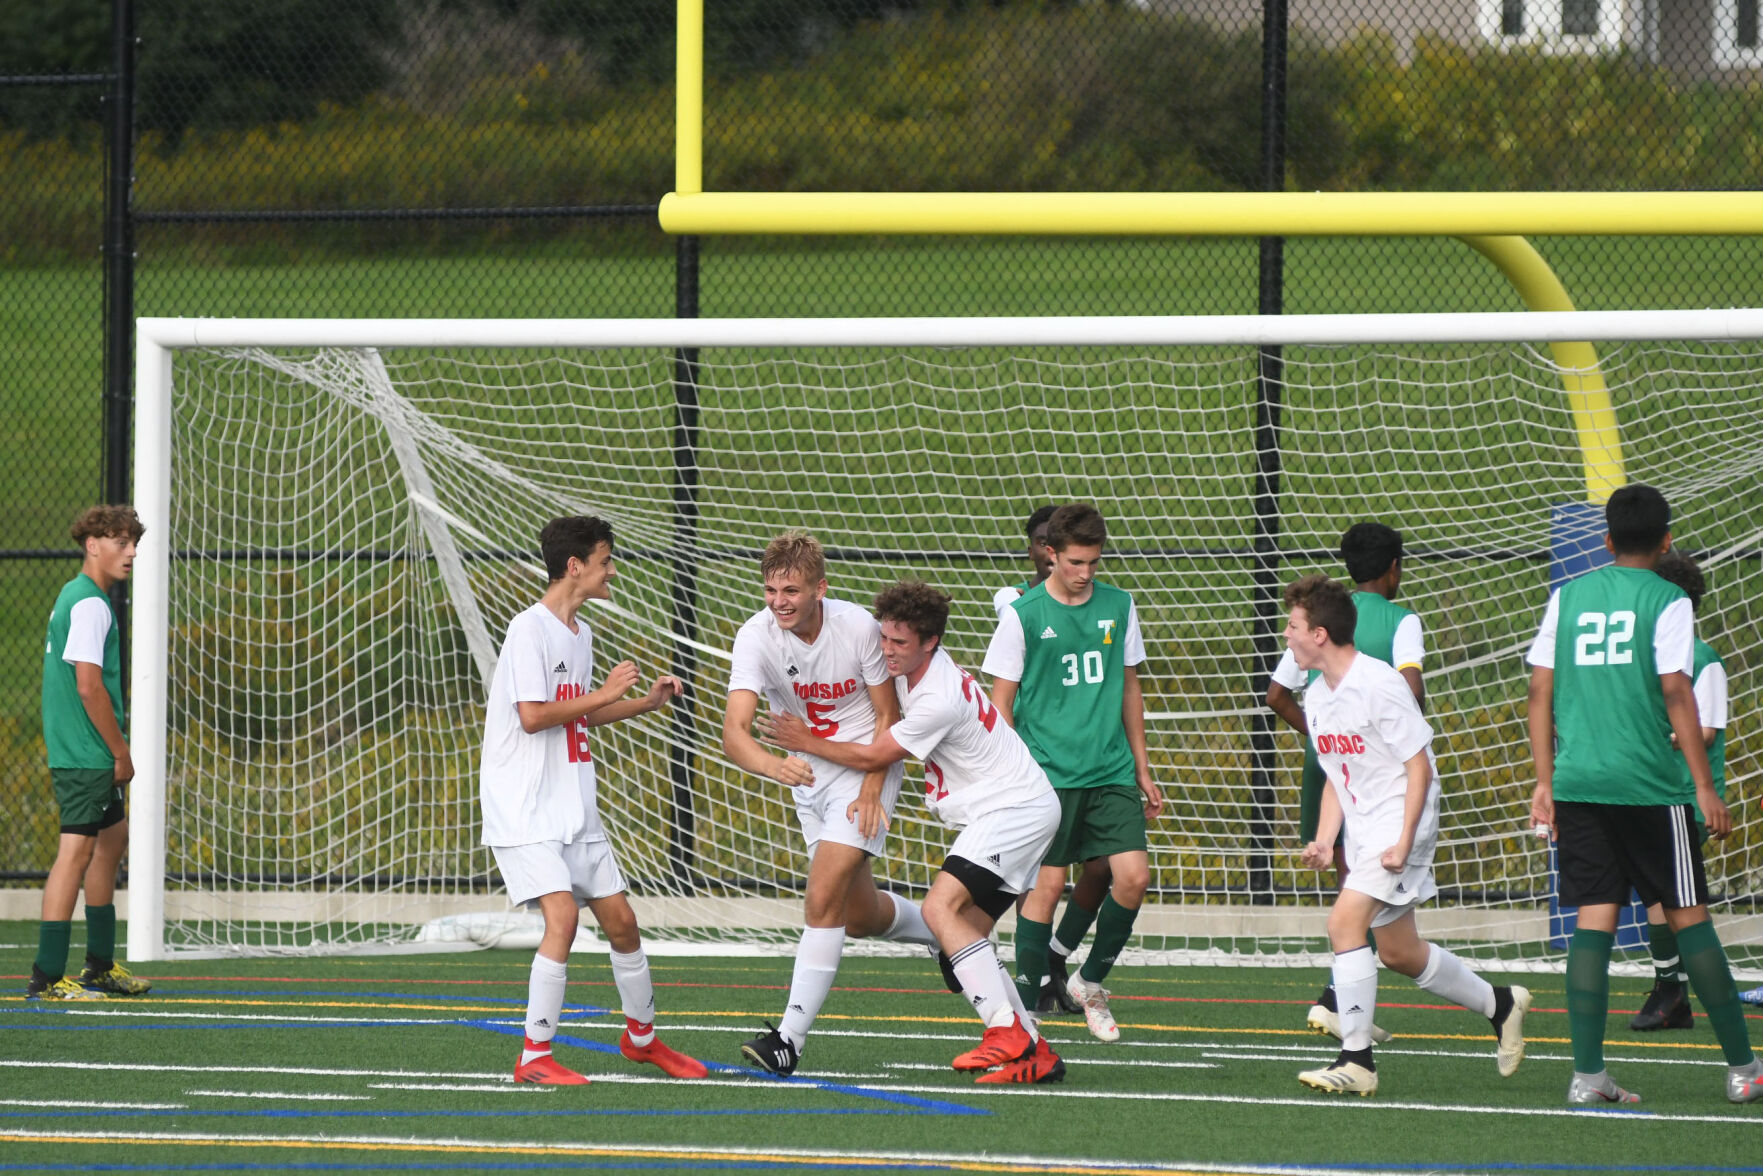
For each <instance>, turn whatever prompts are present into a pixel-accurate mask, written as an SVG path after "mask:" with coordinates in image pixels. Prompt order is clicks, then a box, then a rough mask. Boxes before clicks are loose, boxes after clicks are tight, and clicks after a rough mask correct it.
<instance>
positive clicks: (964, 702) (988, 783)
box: [761, 580, 1065, 1083]
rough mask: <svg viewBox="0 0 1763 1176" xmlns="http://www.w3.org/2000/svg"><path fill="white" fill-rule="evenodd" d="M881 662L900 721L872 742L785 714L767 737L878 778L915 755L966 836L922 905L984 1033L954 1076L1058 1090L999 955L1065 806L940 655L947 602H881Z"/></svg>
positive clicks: (938, 597)
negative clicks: (999, 926)
mask: <svg viewBox="0 0 1763 1176" xmlns="http://www.w3.org/2000/svg"><path fill="white" fill-rule="evenodd" d="M875 616H876V619H877V620H878V621H880V622H881V646H882V654H883V656H884V657H886V659H887V665H888V672H889V673H890V674H892V675H893V676H894V686H895V689H896V690H897V691H898V692H899V697H900V706H901V710H902V714H901V717H900V720H899V721H898V722H897V723H895V724H894V725H893V726H892V727H890V728H888V729H887V730H885V731H880V732H878V733H877V734H876V737H875V739H874V740H873V741H872V742H869V743H831V742H828V741H827V740H825V739H824V738H822V737H820V736H817V735H815V734H814V732H813V731H812V730H811V729H810V728H809V727H808V726H807V724H805V723H803V722H802V720H801V719H800V718H798V717H797V716H796V715H794V714H790V713H787V712H773V713H772V714H770V715H767V716H764V717H763V720H762V722H761V729H762V730H764V731H765V732H766V734H767V735H768V736H769V737H770V738H771V739H773V740H774V741H775V742H776V743H777V744H778V745H779V746H780V747H783V748H785V749H787V750H790V751H796V752H803V753H808V752H813V753H814V754H817V755H820V756H822V757H824V758H826V759H829V760H831V761H833V762H834V763H838V764H843V765H844V766H846V767H848V768H853V769H856V770H859V771H865V772H872V771H875V770H877V769H879V768H882V767H887V766H891V765H894V764H898V763H900V762H901V761H902V760H904V759H905V758H906V757H907V756H912V757H913V758H915V759H918V760H921V761H922V762H923V763H924V792H925V796H924V799H925V805H926V807H928V808H929V809H930V811H931V813H932V814H933V815H935V816H936V817H938V818H940V819H941V820H942V821H943V823H944V824H947V825H950V826H952V827H953V828H956V829H959V830H960V831H961V832H960V834H959V835H958V836H957V837H956V838H955V844H954V845H952V846H950V847H949V853H948V855H947V856H946V857H945V858H944V859H943V865H942V868H941V869H940V870H939V871H938V872H937V876H936V877H935V878H934V879H933V880H932V881H931V887H930V893H929V894H928V895H927V896H926V897H925V900H924V918H925V921H926V922H927V923H929V924H930V927H931V930H932V931H934V932H936V936H937V941H938V942H939V943H941V944H942V946H943V951H944V952H945V953H947V955H948V957H949V960H950V962H951V966H952V967H953V969H954V972H955V974H956V976H957V977H959V978H960V981H961V989H962V993H963V995H965V996H966V997H967V999H968V1001H969V1002H970V1003H971V1004H972V1005H973V1007H974V1009H975V1011H977V1012H978V1013H979V1016H980V1019H981V1020H982V1021H984V1022H985V1025H986V1030H985V1035H984V1037H983V1038H982V1040H981V1041H980V1044H979V1045H978V1046H977V1047H976V1048H974V1049H971V1050H968V1051H967V1052H966V1053H964V1054H962V1055H961V1056H960V1057H958V1058H956V1059H955V1060H954V1062H953V1063H952V1065H953V1066H954V1068H955V1069H957V1070H965V1071H975V1070H982V1071H987V1072H986V1073H983V1074H981V1075H980V1077H979V1079H978V1081H980V1082H985V1083H1014V1082H1025V1083H1041V1082H1058V1081H1060V1080H1062V1079H1063V1078H1064V1077H1065V1063H1064V1062H1062V1061H1060V1060H1059V1056H1058V1055H1057V1054H1055V1053H1054V1052H1053V1050H1052V1047H1051V1046H1050V1045H1048V1044H1047V1040H1046V1038H1044V1037H1042V1036H1040V1031H1039V1029H1038V1028H1037V1027H1036V1025H1035V1019H1034V1016H1033V1014H1031V1013H1029V1012H1028V1010H1027V1009H1026V1008H1025V1007H1024V1005H1023V1003H1022V998H1021V997H1020V996H1019V995H1018V994H1017V991H1016V985H1015V984H1014V983H1012V982H1011V980H1010V974H1009V973H1008V972H1006V971H1005V970H1004V968H1003V966H1002V965H1001V964H1000V963H999V962H998V957H997V954H996V953H995V952H994V951H993V950H992V941H991V934H992V927H993V926H994V925H995V924H996V923H997V921H998V916H999V915H1001V914H1003V913H1004V912H1005V911H1007V910H1009V909H1010V906H1011V903H1012V902H1014V901H1015V898H1016V896H1017V895H1019V894H1022V893H1024V892H1025V891H1027V890H1028V889H1029V888H1030V887H1032V886H1033V885H1034V882H1035V876H1036V875H1037V874H1038V873H1039V872H1040V866H1041V859H1042V857H1044V856H1045V855H1046V852H1047V847H1048V846H1049V845H1051V844H1052V842H1053V834H1054V832H1055V831H1056V830H1057V829H1058V827H1059V801H1058V799H1057V798H1056V797H1055V796H1054V795H1053V786H1052V784H1051V783H1050V782H1049V781H1048V780H1047V774H1046V772H1044V771H1042V770H1041V766H1040V765H1039V764H1037V763H1036V762H1035V759H1034V756H1032V755H1031V754H1029V750H1028V746H1027V745H1026V744H1025V743H1023V741H1022V738H1021V737H1020V736H1019V735H1017V734H1016V732H1015V731H1014V730H1012V729H1011V726H1010V724H1009V723H1006V722H1004V721H1003V718H1002V716H1001V715H999V713H998V710H997V708H996V707H994V706H993V705H992V703H991V700H990V699H989V698H988V697H987V696H986V692H985V691H984V690H983V689H981V687H980V685H979V683H977V682H975V681H974V680H973V675H971V674H969V673H966V672H965V671H963V670H961V669H960V668H958V667H957V666H956V665H955V663H954V661H953V660H952V659H951V658H950V657H949V655H948V654H947V653H946V652H944V650H943V648H942V639H943V631H944V629H945V628H946V627H947V625H948V621H949V594H948V593H946V592H943V591H941V590H939V589H936V588H933V587H931V586H930V585H928V584H925V583H923V582H921V581H918V580H904V581H902V582H900V583H898V584H895V585H893V586H892V587H890V588H884V589H883V590H882V591H881V592H879V593H878V594H877V595H876V598H875Z"/></svg>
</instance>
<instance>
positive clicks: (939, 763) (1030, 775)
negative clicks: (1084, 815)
mask: <svg viewBox="0 0 1763 1176" xmlns="http://www.w3.org/2000/svg"><path fill="white" fill-rule="evenodd" d="M894 688H895V689H896V690H897V691H898V692H899V694H900V710H901V718H900V721H899V722H897V723H895V724H894V725H893V727H891V728H890V730H891V731H892V733H893V736H894V739H895V740H896V741H897V742H898V743H899V744H900V746H901V747H903V748H905V749H906V752H907V754H908V755H911V756H912V757H913V758H914V759H920V760H923V761H924V803H925V806H926V807H927V808H929V809H930V811H931V812H932V813H934V814H935V815H936V816H937V817H938V818H940V819H941V820H942V822H943V823H944V824H946V825H950V826H952V827H954V828H956V829H960V828H963V827H965V826H966V825H967V824H968V823H969V822H970V821H973V820H974V819H975V818H977V817H982V816H984V815H986V814H987V813H993V812H997V811H998V810H1000V809H1007V808H1013V807H1015V806H1017V805H1020V804H1022V803H1023V802H1025V801H1030V800H1033V799H1034V798H1035V797H1037V796H1040V795H1041V794H1043V793H1045V794H1047V795H1049V796H1051V795H1052V793H1053V785H1052V784H1050V783H1049V782H1048V781H1047V773H1046V772H1044V771H1042V770H1041V765H1039V764H1037V763H1036V762H1035V757H1034V756H1032V755H1030V754H1029V750H1028V745H1027V744H1026V743H1024V742H1023V741H1022V737H1021V736H1019V735H1017V733H1016V732H1015V730H1013V729H1012V728H1011V726H1010V724H1009V723H1006V722H1005V721H1004V717H1003V716H1002V715H1000V714H999V713H998V708H997V707H995V706H993V705H992V700H991V699H990V698H988V697H986V692H985V690H983V689H982V688H981V687H980V684H979V683H978V682H976V681H974V679H973V675H972V674H969V673H967V672H966V671H965V670H963V669H961V668H960V667H959V666H957V665H956V664H955V662H954V659H952V658H951V657H950V656H949V655H948V654H946V653H944V652H943V651H942V650H941V649H940V648H939V649H938V650H937V651H936V652H935V653H933V654H931V658H930V665H929V666H928V667H927V668H926V669H925V672H924V677H922V678H920V679H919V680H918V685H917V686H914V687H912V688H911V689H910V690H909V689H907V687H906V679H904V678H896V679H894Z"/></svg>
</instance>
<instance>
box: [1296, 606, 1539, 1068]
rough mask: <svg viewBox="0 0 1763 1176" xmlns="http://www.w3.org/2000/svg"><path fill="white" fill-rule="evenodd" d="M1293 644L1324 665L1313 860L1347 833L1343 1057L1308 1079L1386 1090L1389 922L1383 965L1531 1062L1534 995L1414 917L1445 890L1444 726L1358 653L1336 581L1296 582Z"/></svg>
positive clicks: (1332, 935) (1334, 943) (1341, 898)
mask: <svg viewBox="0 0 1763 1176" xmlns="http://www.w3.org/2000/svg"><path fill="white" fill-rule="evenodd" d="M1285 605H1286V608H1287V609H1288V610H1289V611H1290V617H1289V619H1288V621H1287V623H1286V644H1287V646H1288V647H1289V648H1290V649H1291V651H1292V655H1293V657H1294V658H1295V659H1296V660H1297V663H1298V667H1299V668H1300V669H1303V670H1317V671H1320V672H1319V674H1318V676H1317V679H1316V680H1315V681H1314V682H1312V683H1311V684H1310V686H1309V688H1308V689H1307V690H1305V692H1304V718H1305V721H1306V723H1307V724H1308V729H1309V731H1310V735H1311V741H1312V742H1313V743H1314V744H1315V745H1316V753H1317V759H1318V760H1319V762H1320V763H1321V764H1322V770H1323V771H1324V773H1326V774H1327V777H1328V784H1329V788H1328V790H1327V791H1326V792H1324V793H1323V794H1322V806H1321V813H1320V815H1319V816H1318V818H1317V828H1316V836H1315V837H1314V838H1313V839H1312V840H1311V841H1310V843H1309V844H1307V845H1305V846H1304V849H1303V855H1302V857H1303V862H1304V864H1305V865H1307V866H1309V867H1311V868H1312V869H1316V870H1321V869H1326V868H1327V867H1328V866H1329V865H1330V864H1331V863H1332V862H1333V861H1334V843H1335V834H1336V833H1337V832H1339V831H1340V829H1341V828H1342V825H1343V822H1344V824H1345V828H1346V834H1347V836H1346V860H1347V865H1348V871H1347V877H1346V881H1345V884H1344V885H1343V886H1342V888H1341V892H1340V894H1339V895H1338V896H1337V897H1336V898H1335V902H1334V906H1333V908H1332V909H1331V910H1330V911H1329V913H1328V938H1329V944H1330V946H1331V947H1332V948H1333V949H1334V986H1335V994H1336V998H1337V1000H1338V1001H1339V1004H1340V1025H1341V1051H1340V1054H1339V1055H1338V1056H1337V1057H1336V1058H1335V1060H1334V1061H1333V1062H1332V1063H1330V1064H1329V1065H1327V1066H1324V1067H1322V1068H1321V1069H1317V1070H1306V1071H1304V1072H1303V1073H1301V1074H1299V1075H1298V1081H1300V1082H1302V1083H1303V1084H1304V1085H1305V1086H1309V1087H1312V1088H1314V1089H1316V1090H1326V1091H1330V1092H1333V1093H1337V1094H1338V1093H1352V1094H1358V1095H1361V1096H1364V1095H1370V1094H1373V1093H1375V1092H1376V1090H1377V1064H1376V1062H1375V1061H1373V1059H1372V1052H1371V1022H1372V1014H1373V1013H1374V1012H1375V1010H1376V1007H1377V964H1378V958H1377V957H1374V956H1373V955H1372V954H1371V947H1370V945H1369V944H1368V943H1367V942H1366V936H1367V933H1368V932H1369V931H1370V930H1371V929H1372V928H1373V927H1375V928H1377V932H1378V934H1377V940H1378V950H1379V955H1380V956H1381V958H1382V961H1383V962H1384V963H1385V964H1387V965H1389V966H1390V967H1391V968H1394V969H1395V970H1396V971H1398V972H1400V973H1402V974H1403V975H1404V976H1408V977H1410V978H1412V979H1413V980H1414V982H1415V983H1416V984H1418V985H1420V987H1422V988H1424V989H1426V991H1428V992H1430V993H1432V994H1433V995H1435V996H1438V997H1440V998H1442V999H1444V1000H1448V1001H1450V1002H1451V1003H1452V1004H1458V1005H1462V1006H1463V1007H1464V1008H1466V1009H1469V1010H1470V1011H1472V1012H1478V1013H1480V1014H1482V1015H1483V1016H1484V1017H1486V1018H1487V1019H1488V1022H1489V1024H1491V1025H1492V1026H1493V1032H1494V1039H1495V1041H1496V1042H1498V1049H1497V1055H1496V1060H1497V1063H1498V1067H1499V1071H1500V1076H1501V1077H1508V1076H1510V1075H1511V1074H1512V1073H1513V1072H1514V1071H1516V1070H1517V1069H1518V1063H1519V1062H1520V1061H1522V1060H1523V1059H1524V1014H1525V1011H1526V1010H1527V1009H1529V1008H1530V992H1529V991H1528V990H1526V989H1524V988H1520V987H1518V986H1516V985H1514V986H1512V987H1506V986H1505V985H1499V986H1495V985H1492V984H1489V983H1488V982H1487V981H1486V980H1484V979H1482V978H1481V977H1480V976H1478V975H1476V974H1475V973H1474V972H1472V971H1470V970H1469V968H1468V966H1467V965H1465V964H1464V963H1463V961H1462V960H1460V959H1458V958H1457V957H1456V956H1454V955H1452V954H1451V953H1450V952H1448V951H1446V950H1445V949H1444V948H1442V947H1439V946H1438V945H1437V944H1433V943H1428V942H1427V941H1426V940H1424V939H1422V938H1421V937H1420V932H1419V930H1418V929H1417V928H1416V926H1415V922H1414V912H1415V910H1416V909H1417V908H1418V907H1419V905H1420V904H1421V903H1422V902H1425V901H1426V900H1427V899H1429V898H1431V897H1433V896H1434V895H1435V894H1437V893H1438V887H1437V886H1436V885H1435V884H1434V882H1433V876H1432V858H1433V850H1434V848H1435V846H1436V844H1437V842H1438V832H1439V777H1438V769H1437V767H1436V766H1435V765H1434V763H1433V757H1432V728H1431V727H1430V726H1429V725H1428V724H1427V722H1426V720H1425V719H1424V718H1423V717H1421V714H1420V706H1419V704H1417V703H1416V702H1415V701H1414V694H1413V692H1412V691H1411V690H1410V689H1409V686H1408V683H1407V681H1406V680H1404V679H1403V677H1402V675H1401V674H1399V673H1398V672H1397V671H1396V670H1395V669H1394V668H1392V667H1391V666H1390V665H1388V664H1387V663H1385V662H1382V661H1379V660H1378V659H1377V658H1373V657H1365V656H1361V655H1360V654H1359V652H1358V651H1357V650H1355V649H1354V648H1353V627H1354V625H1355V624H1356V623H1357V621H1356V616H1355V610H1354V607H1353V599H1352V597H1351V596H1350V595H1349V594H1348V592H1347V590H1346V588H1345V587H1343V586H1342V585H1340V584H1337V583H1335V582H1334V581H1333V580H1330V579H1329V578H1328V577H1326V576H1305V577H1304V578H1303V579H1301V580H1298V581H1297V582H1295V583H1293V584H1290V585H1288V586H1287V587H1286V592H1285Z"/></svg>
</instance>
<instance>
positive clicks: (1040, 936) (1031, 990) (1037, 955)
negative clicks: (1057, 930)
mask: <svg viewBox="0 0 1763 1176" xmlns="http://www.w3.org/2000/svg"><path fill="white" fill-rule="evenodd" d="M1052 937H1053V924H1051V923H1042V922H1040V921H1038V920H1036V919H1030V918H1025V917H1024V916H1022V915H1017V916H1016V993H1017V995H1018V996H1020V997H1022V1003H1023V1004H1024V1005H1026V1006H1027V1007H1028V1009H1029V1010H1030V1011H1031V1012H1032V1011H1033V1010H1034V1007H1035V1005H1036V1004H1037V1003H1039V1001H1040V999H1041V977H1042V976H1045V975H1046V974H1047V940H1049V939H1051V938H1052Z"/></svg>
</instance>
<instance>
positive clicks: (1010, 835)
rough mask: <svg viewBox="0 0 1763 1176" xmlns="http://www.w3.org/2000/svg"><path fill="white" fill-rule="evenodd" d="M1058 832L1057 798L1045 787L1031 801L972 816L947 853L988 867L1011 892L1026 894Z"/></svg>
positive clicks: (983, 867)
mask: <svg viewBox="0 0 1763 1176" xmlns="http://www.w3.org/2000/svg"><path fill="white" fill-rule="evenodd" d="M1057 832H1059V798H1058V797H1057V796H1056V795H1054V793H1053V790H1052V789H1048V790H1047V791H1046V792H1045V793H1043V794H1041V795H1040V796H1037V797H1035V798H1034V799H1033V800H1030V801H1025V802H1023V803H1022V804H1019V805H1014V806H1012V807H1010V808H1004V809H998V810H996V811H995V812H989V813H986V814H984V815H982V816H978V817H975V818H974V819H973V821H972V822H971V823H969V824H968V826H967V827H966V828H964V829H962V830H961V832H960V833H959V834H957V835H956V837H955V844H954V845H951V846H950V847H949V853H948V856H949V857H958V858H966V859H967V860H968V861H970V862H972V863H973V864H974V865H976V866H979V867H981V868H982V869H987V870H990V871H991V872H992V873H994V874H996V875H998V877H1000V878H1002V879H1004V886H1003V889H1005V890H1006V891H1008V892H1009V893H1011V894H1026V893H1028V892H1029V891H1030V890H1032V889H1034V884H1035V878H1036V876H1037V875H1039V874H1040V872H1041V861H1042V859H1044V858H1045V857H1046V856H1047V850H1048V849H1049V848H1050V847H1051V846H1052V844H1053V835H1054V834H1055V833H1057Z"/></svg>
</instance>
